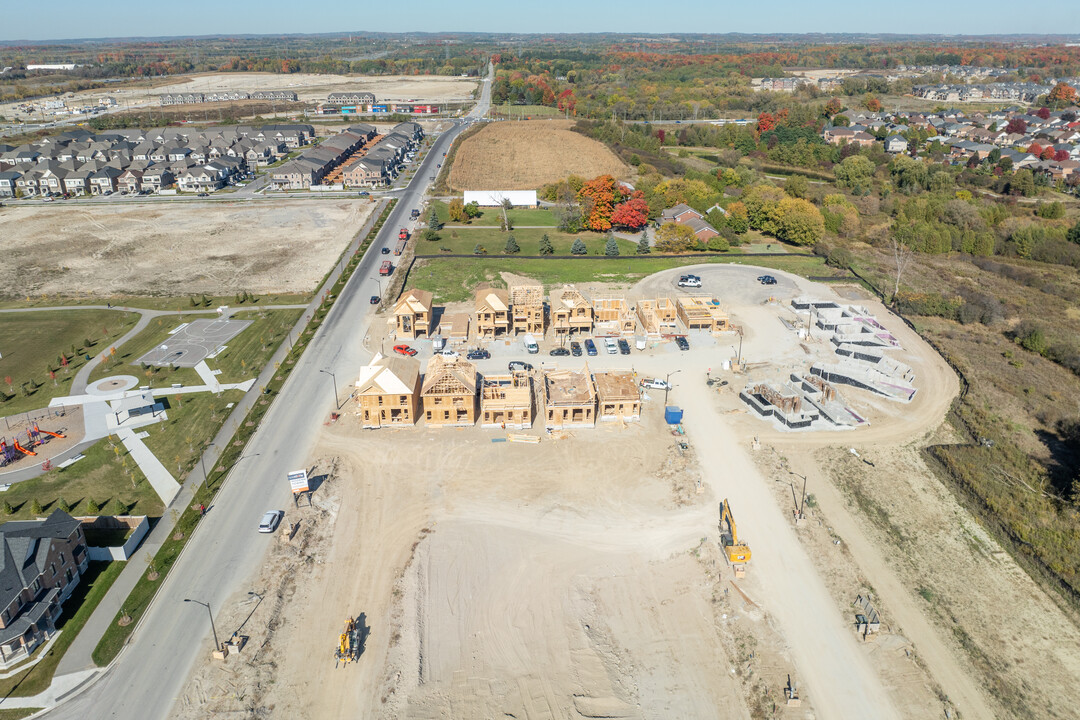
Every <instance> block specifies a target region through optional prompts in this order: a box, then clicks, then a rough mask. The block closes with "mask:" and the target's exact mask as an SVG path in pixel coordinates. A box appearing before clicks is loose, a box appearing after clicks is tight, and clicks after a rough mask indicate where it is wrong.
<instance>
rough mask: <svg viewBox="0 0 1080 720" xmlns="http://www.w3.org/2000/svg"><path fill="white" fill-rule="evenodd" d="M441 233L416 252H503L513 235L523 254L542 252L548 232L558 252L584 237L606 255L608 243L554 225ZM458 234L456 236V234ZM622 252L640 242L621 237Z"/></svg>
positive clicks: (595, 250)
mask: <svg viewBox="0 0 1080 720" xmlns="http://www.w3.org/2000/svg"><path fill="white" fill-rule="evenodd" d="M439 234H440V235H441V236H442V239H440V240H438V241H435V242H426V241H423V240H421V241H418V242H417V245H416V252H417V253H418V254H421V255H430V254H433V253H438V252H449V253H454V254H459V255H462V254H464V255H471V254H472V252H473V248H475V247H476V246H477V245H481V246H482V247H483V248H484V249H485V250H487V254H488V255H501V254H502V252H503V249H504V248H505V247H506V238H507V237H509V236H510V235H513V236H514V239H515V240H517V244H518V247H520V248H521V254H522V255H539V254H540V239H541V238H542V237H543V236H544V235H547V236H548V239H549V240H551V244H552V246H553V247H554V248H555V254H556V255H569V254H570V247H571V246H572V245H573V244H574V240H577V239H581V240H582V241H584V243H585V247H586V248H587V249H588V251H589V254H590V255H603V254H604V246H605V245H606V244H607V235H604V234H602V233H578V234H577V235H569V234H566V233H560V232H558V231H557V230H554V229H546V228H523V229H520V230H514V231H512V232H508V233H507V232H503V231H502V230H499V229H498V228H492V227H488V228H467V229H466V228H456V229H449V228H443V229H442V230H441V231H440V232H439ZM455 235H456V236H457V237H454V236H455ZM618 243H619V252H620V253H622V254H623V255H632V254H633V253H634V251H635V250H636V249H637V243H633V242H630V241H629V240H618Z"/></svg>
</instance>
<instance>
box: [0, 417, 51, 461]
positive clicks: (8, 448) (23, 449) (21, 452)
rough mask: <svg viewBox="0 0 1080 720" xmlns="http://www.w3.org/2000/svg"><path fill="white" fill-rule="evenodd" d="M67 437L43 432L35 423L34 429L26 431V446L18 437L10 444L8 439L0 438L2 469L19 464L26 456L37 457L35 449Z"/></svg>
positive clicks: (47, 431)
mask: <svg viewBox="0 0 1080 720" xmlns="http://www.w3.org/2000/svg"><path fill="white" fill-rule="evenodd" d="M65 437H67V436H66V435H64V434H63V433H58V432H52V431H50V430H42V429H41V428H39V427H38V425H37V423H34V425H33V426H32V427H30V428H28V429H27V430H26V445H25V446H24V445H22V444H21V443H20V442H19V437H18V436H15V437H13V438H12V439H11V442H10V444H9V443H8V440H7V438H0V467H4V466H6V465H10V464H11V463H14V462H17V461H18V460H21V459H22V458H23V457H24V456H26V457H34V456H36V455H37V452H35V451H34V448H35V447H39V446H41V445H44V444H45V443H47V442H48V441H49V440H51V439H52V438H65Z"/></svg>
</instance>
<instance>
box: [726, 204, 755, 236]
mask: <svg viewBox="0 0 1080 720" xmlns="http://www.w3.org/2000/svg"><path fill="white" fill-rule="evenodd" d="M727 212H728V214H727V226H728V227H729V228H731V229H732V231H733V232H735V234H737V235H742V234H743V233H745V232H746V231H747V230H749V229H750V218H749V216H748V215H747V212H746V204H745V203H744V202H743V201H742V200H736V201H735V202H733V203H731V204H730V205H728V206H727Z"/></svg>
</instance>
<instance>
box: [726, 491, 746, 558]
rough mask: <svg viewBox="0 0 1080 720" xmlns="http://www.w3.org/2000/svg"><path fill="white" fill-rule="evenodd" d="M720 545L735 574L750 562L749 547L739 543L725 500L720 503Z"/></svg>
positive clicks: (732, 517)
mask: <svg viewBox="0 0 1080 720" xmlns="http://www.w3.org/2000/svg"><path fill="white" fill-rule="evenodd" d="M720 544H721V545H723V547H724V554H725V555H726V556H727V560H728V562H729V563H730V564H731V565H732V566H733V567H734V568H735V570H736V572H739V571H741V570H742V566H743V565H745V564H746V563H747V562H749V561H750V546H748V545H746V544H743V543H740V542H739V533H738V532H737V531H736V530H735V517H734V516H733V515H732V514H731V503H730V502H728V500H727V499H726V498H725V499H724V502H722V503H720Z"/></svg>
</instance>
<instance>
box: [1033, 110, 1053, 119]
mask: <svg viewBox="0 0 1080 720" xmlns="http://www.w3.org/2000/svg"><path fill="white" fill-rule="evenodd" d="M1035 114H1036V115H1038V116H1039V117H1041V118H1042V119H1043V120H1049V119H1050V108H1048V107H1041V108H1039V109H1038V110H1036V111H1035Z"/></svg>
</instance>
